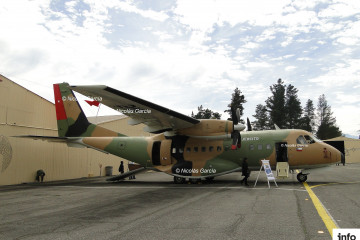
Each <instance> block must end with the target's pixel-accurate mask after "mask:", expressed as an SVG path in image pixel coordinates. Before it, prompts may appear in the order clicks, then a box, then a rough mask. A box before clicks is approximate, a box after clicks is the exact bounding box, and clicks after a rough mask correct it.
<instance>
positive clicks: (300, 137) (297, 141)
mask: <svg viewBox="0 0 360 240" xmlns="http://www.w3.org/2000/svg"><path fill="white" fill-rule="evenodd" d="M296 143H297V144H306V143H307V142H306V140H305V138H304V136H303V135H300V136H299V137H298V138H297V139H296Z"/></svg>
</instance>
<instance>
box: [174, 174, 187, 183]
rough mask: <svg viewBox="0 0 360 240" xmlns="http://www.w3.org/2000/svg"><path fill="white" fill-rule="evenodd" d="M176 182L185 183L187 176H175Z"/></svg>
mask: <svg viewBox="0 0 360 240" xmlns="http://www.w3.org/2000/svg"><path fill="white" fill-rule="evenodd" d="M174 183H176V184H183V183H185V178H182V177H176V176H174Z"/></svg>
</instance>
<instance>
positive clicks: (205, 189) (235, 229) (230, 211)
mask: <svg viewBox="0 0 360 240" xmlns="http://www.w3.org/2000/svg"><path fill="white" fill-rule="evenodd" d="M257 175H258V172H252V174H251V176H250V178H249V184H250V187H246V186H243V185H241V184H240V183H239V180H240V179H241V178H242V177H241V173H232V174H228V175H225V176H221V177H217V178H215V180H214V182H213V183H203V184H180V185H179V184H174V183H173V179H172V176H169V175H166V174H164V173H159V172H152V171H149V172H146V173H143V174H138V175H137V176H136V179H135V180H124V181H120V182H114V183H112V182H107V181H106V177H97V178H85V179H76V180H69V181H58V182H44V183H31V184H23V185H16V186H6V187H0V239H36V240H39V239H131V240H134V239H206V240H207V239H276V240H279V239H296V240H299V239H331V233H330V231H329V229H328V228H327V225H326V224H327V223H328V222H333V224H335V225H336V227H339V228H360V197H359V196H360V164H347V165H346V166H331V167H327V168H324V169H318V170H317V171H314V172H312V173H311V174H310V175H309V176H308V181H307V184H308V186H309V187H308V188H306V187H305V184H303V183H299V182H298V181H297V180H296V174H293V175H290V176H289V178H288V179H283V180H279V179H277V184H278V187H275V185H274V183H273V182H270V186H271V188H270V189H269V188H268V183H267V180H266V176H265V173H264V172H261V173H260V177H259V181H258V183H257V186H256V187H255V188H254V187H253V186H254V183H255V180H256V177H257ZM45 180H46V179H45ZM308 189H311V191H312V192H313V193H314V195H315V196H316V197H317V198H318V200H319V201H320V203H321V204H320V205H322V206H323V207H324V209H325V211H326V213H327V214H328V217H329V218H328V219H325V218H324V216H321V214H319V212H318V211H319V209H318V208H319V207H321V206H319V204H315V202H314V201H313V197H314V196H311V195H310V194H309V190H308ZM316 205H317V206H316Z"/></svg>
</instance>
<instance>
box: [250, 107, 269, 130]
mask: <svg viewBox="0 0 360 240" xmlns="http://www.w3.org/2000/svg"><path fill="white" fill-rule="evenodd" d="M253 117H255V118H256V120H255V121H253V122H252V123H251V125H252V127H253V130H265V129H268V126H269V116H268V113H267V109H266V106H264V105H261V104H258V105H256V109H255V115H253Z"/></svg>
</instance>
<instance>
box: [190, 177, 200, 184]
mask: <svg viewBox="0 0 360 240" xmlns="http://www.w3.org/2000/svg"><path fill="white" fill-rule="evenodd" d="M189 182H190V183H192V184H196V183H198V182H200V178H189Z"/></svg>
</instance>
